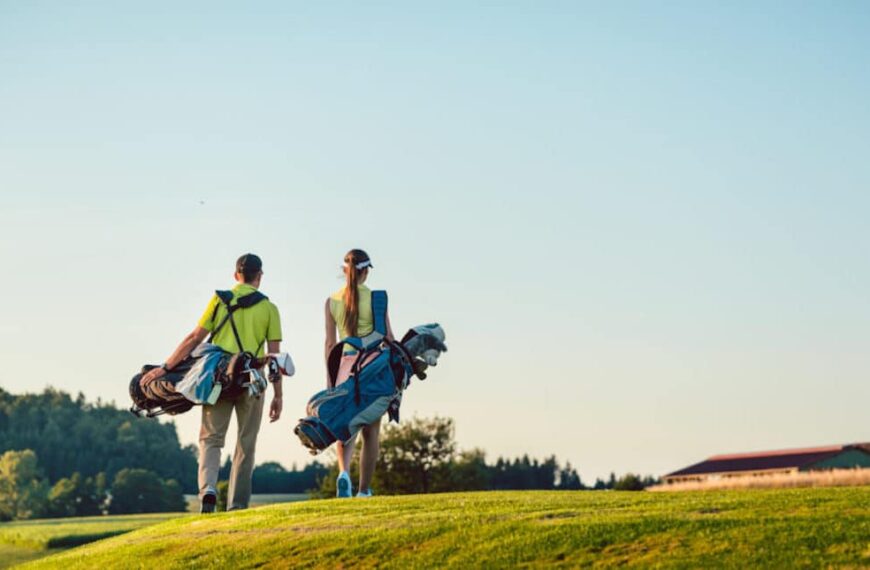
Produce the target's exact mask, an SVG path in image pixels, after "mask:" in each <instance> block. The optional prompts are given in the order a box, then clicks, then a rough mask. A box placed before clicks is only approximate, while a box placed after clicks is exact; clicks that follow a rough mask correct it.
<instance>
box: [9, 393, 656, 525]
mask: <svg viewBox="0 0 870 570" xmlns="http://www.w3.org/2000/svg"><path fill="white" fill-rule="evenodd" d="M196 451H197V450H196V448H195V447H194V446H192V445H187V446H182V445H181V443H180V441H179V439H178V434H177V432H176V428H175V424H173V423H171V422H167V423H162V422H159V421H156V420H153V419H145V418H137V417H134V416H133V415H131V414H130V413H129V412H127V411H126V410H122V409H118V408H116V407H115V406H114V405H113V404H107V403H103V402H101V401H100V400H97V401H96V403H89V402H87V401H86V400H85V398H84V396H83V395H82V394H79V395H78V396H76V397H75V398H73V397H72V396H71V395H69V394H67V393H65V392H62V391H59V390H54V389H51V388H48V389H46V390H45V391H43V392H42V393H39V394H23V395H14V394H11V393H9V392H6V391H5V390H3V389H2V388H0V454H3V455H2V460H0V519H9V518H33V517H36V516H49V517H51V516H86V515H92V514H100V513H141V512H156V511H171V510H184V508H185V505H184V502H183V501H184V496H183V494H185V493H186V494H196V493H197V491H198V489H197V483H196V473H197V461H196ZM230 468H231V463H230V459H229V458H227V460H226V461H225V462H224V465H223V467H222V469H221V475H220V479H221V480H226V479H228V476H229V470H230ZM337 469H338V467H337V464H336V463H335V462H334V461H333V462H332V465H325V464H322V463H319V462H317V461H315V462H313V463H310V464H308V465H305V466H304V467H302V468H301V469H298V468H296V466H293V468H292V469H289V470H288V469H285V468H284V467H283V466H281V465H280V464H278V463H275V462H267V463H263V464H260V465H258V466H257V467H256V468H255V470H254V475H253V482H252V487H253V492H254V493H275V494H281V493H306V492H309V493H311V494H313V495H315V496H334V495H335V476H336V475H337V472H338V471H337ZM353 478H354V480H356V479H357V476H356V474H354V477H353ZM654 483H656V480H655V479H653V478H652V477H643V478H642V477H640V476H638V475H634V474H627V475H624V476H622V477H619V478H617V477H616V476H615V475H614V474H611V476H610V479H608V480H607V481H603V480H597V481H596V482H595V484H594V485H592V486H591V487H587V486H586V485H585V484H584V483H583V481H582V480H581V478H580V475H579V474H578V472H577V470H576V469H575V468H574V467H573V466H572V465H571V464H570V463H567V464H565V465H560V464H559V462H558V461H557V460H556V458H555V457H553V456H551V457H548V458H545V459H543V460H538V459H532V458H529V456H528V455H524V456H522V457H518V458H515V459H505V458H501V457H500V458H498V459H497V460H496V461H495V462H494V463H487V461H486V457H485V453H484V452H483V451H482V450H480V449H472V450H465V451H463V450H459V449H458V447H457V444H456V441H455V439H454V428H453V421H452V420H451V419H449V418H438V417H436V418H430V419H421V418H413V419H411V420H406V421H403V422H402V423H401V424H389V425H387V426H385V427H384V430H383V433H382V437H381V455H380V458H379V460H378V467H377V470H376V474H375V481H374V486H375V488H376V489H377V490H378V492H379V493H383V494H400V493H434V492H445V491H471V490H502V489H504V490H507V489H516V490H522V489H562V490H581V489H586V488H593V489H624V490H639V489H643V488H644V487H646V486H649V485H651V484H654Z"/></svg>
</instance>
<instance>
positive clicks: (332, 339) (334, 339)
mask: <svg viewBox="0 0 870 570" xmlns="http://www.w3.org/2000/svg"><path fill="white" fill-rule="evenodd" d="M325 313H326V342H325V343H324V354H323V359H324V360H326V359H327V358H329V353H330V352H332V349H333V348H335V345H336V344H338V334H337V333H336V332H335V328H336V325H335V319H333V318H332V311H330V310H329V299H327V300H326V306H325Z"/></svg>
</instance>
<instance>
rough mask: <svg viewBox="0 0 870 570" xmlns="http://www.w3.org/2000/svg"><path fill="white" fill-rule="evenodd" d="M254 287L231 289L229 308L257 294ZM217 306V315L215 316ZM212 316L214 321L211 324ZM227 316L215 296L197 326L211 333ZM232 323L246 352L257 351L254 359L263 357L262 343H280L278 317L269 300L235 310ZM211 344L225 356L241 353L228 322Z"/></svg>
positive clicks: (245, 284)
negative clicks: (231, 297)
mask: <svg viewBox="0 0 870 570" xmlns="http://www.w3.org/2000/svg"><path fill="white" fill-rule="evenodd" d="M256 290H257V289H256V287H254V286H252V285H248V284H247V283H239V284H238V285H236V286H235V287H233V289H232V291H233V300H232V301H231V302H230V304H231V305H235V303H236V299H238V298H239V297H243V296H245V295H249V294H250V293H253V292H254V291H256ZM215 306H217V313H215ZM212 315H214V320H212ZM226 316H227V309H226V307H225V306H224V304H223V303H221V302H220V299H219V298H218V296H217V295H214V296H213V297H212V299H211V301H209V303H208V307H206V309H205V312H204V313H203V314H202V318H200V319H199V326H201V327H202V328H204V329H205V330H207V331H208V332H212V331H213V330H214V329H215V327H217V326H218V325H219V324H221V322H222V321H223V320H224V318H225V317H226ZM233 320H234V321H235V323H236V329H237V330H238V331H239V337H240V338H241V339H242V346H243V347H244V350H247V351H248V352H254V351H255V350H257V347H259V350H257V354H256V356H262V355H263V354H264V350H265V341H267V340H281V317H280V316H279V315H278V307H276V306H275V304H274V303H272V301H269V300H268V299H266V300H264V301H260V302H259V303H257V304H256V305H254V306H253V307H248V308H247V309H238V310H237V311H236V312H234V313H233ZM212 342H213V343H214V344H216V345H218V346H219V347H221V348H222V349H224V350H226V351H227V352H241V351H242V349H241V348H240V347H239V346H238V344H237V343H236V337H235V335H233V327H232V325H231V324H230V323H229V322H227V323H226V324H225V325H224V326H223V328H221V330H220V331H219V332H218V333H217V335H215V337H214V339H212Z"/></svg>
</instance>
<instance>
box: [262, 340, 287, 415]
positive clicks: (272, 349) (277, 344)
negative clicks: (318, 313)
mask: <svg viewBox="0 0 870 570" xmlns="http://www.w3.org/2000/svg"><path fill="white" fill-rule="evenodd" d="M266 349H267V353H268V354H278V353H279V352H281V341H280V340H270V341H268V342H267V343H266ZM272 387H273V388H274V389H275V393H274V394H273V395H272V403H271V404H269V421H270V422H277V421H278V418H280V417H281V410H282V409H283V408H284V403H283V402H284V387H283V386H282V382H281V377H280V376H279V377H278V379H277V380H275V381H274V382H272Z"/></svg>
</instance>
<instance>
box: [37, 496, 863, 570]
mask: <svg viewBox="0 0 870 570" xmlns="http://www.w3.org/2000/svg"><path fill="white" fill-rule="evenodd" d="M451 564H452V565H456V566H460V567H468V566H487V567H516V566H521V565H544V564H546V565H562V566H578V565H621V564H629V565H643V566H648V565H663V566H666V567H710V566H716V567H721V566H730V567H748V566H756V567H757V566H763V567H779V568H785V567H789V568H795V567H823V566H851V567H868V568H870V487H857V488H829V489H789V490H755V491H714V492H703V493H619V492H499V493H463V494H447V495H428V496H405V497H377V498H374V499H370V500H363V499H359V500H357V499H353V500H347V501H336V500H328V501H305V502H300V503H290V504H279V505H271V506H268V507H261V508H256V509H251V510H248V511H244V512H239V513H225V514H219V515H213V516H210V517H202V516H185V517H181V518H176V519H173V520H169V521H167V522H164V523H160V524H156V525H154V526H149V527H146V528H141V529H139V530H135V531H133V532H130V533H128V534H124V535H121V536H116V537H113V538H108V539H105V540H101V541H98V542H95V543H93V544H89V545H85V546H82V547H79V548H74V549H72V550H68V551H66V552H63V553H60V554H57V555H54V556H50V557H48V558H44V559H41V560H38V561H35V562H32V563H30V564H29V565H28V566H27V567H28V568H58V567H63V568H64V569H72V568H95V567H102V568H146V567H160V568H208V567H211V568H230V567H236V568H251V567H259V566H265V567H267V568H291V567H309V566H314V567H322V568H335V567H348V566H353V565H363V566H368V567H372V566H375V565H377V566H379V567H386V568H403V569H404V568H424V567H426V568H432V567H441V566H445V565H451Z"/></svg>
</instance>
